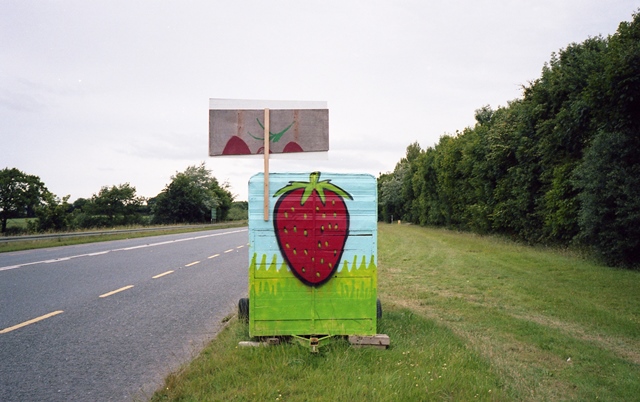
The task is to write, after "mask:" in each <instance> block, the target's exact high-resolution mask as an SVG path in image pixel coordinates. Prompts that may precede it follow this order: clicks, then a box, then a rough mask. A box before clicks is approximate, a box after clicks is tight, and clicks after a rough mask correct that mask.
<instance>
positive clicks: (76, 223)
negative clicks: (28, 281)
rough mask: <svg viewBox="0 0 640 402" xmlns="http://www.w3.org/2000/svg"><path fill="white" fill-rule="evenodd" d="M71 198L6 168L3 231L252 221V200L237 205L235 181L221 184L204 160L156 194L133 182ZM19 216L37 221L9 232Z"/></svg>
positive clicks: (0, 196) (0, 208) (0, 199)
mask: <svg viewBox="0 0 640 402" xmlns="http://www.w3.org/2000/svg"><path fill="white" fill-rule="evenodd" d="M69 198H70V196H68V195H67V196H65V197H63V198H59V197H57V196H56V195H55V194H53V193H51V192H50V191H49V190H48V189H47V187H46V186H45V184H44V183H43V182H42V181H41V179H40V178H39V177H38V176H35V175H31V174H27V173H24V172H22V171H20V170H18V169H17V168H5V169H2V170H0V224H1V232H2V234H7V233H10V232H14V233H19V232H24V231H27V232H44V231H65V230H76V229H88V228H104V227H114V226H128V225H147V224H173V223H207V222H211V221H212V220H213V218H215V220H216V221H224V220H227V219H236V220H238V219H246V210H247V208H246V205H245V204H246V203H234V201H233V198H234V196H233V194H231V192H230V191H229V185H228V184H227V183H222V184H220V183H219V182H218V180H217V179H216V178H215V177H213V175H212V173H211V171H210V170H208V169H207V168H206V167H205V165H204V163H202V164H200V165H199V166H195V165H194V166H189V167H187V169H185V171H183V172H177V173H176V174H175V175H174V176H172V177H171V182H170V183H169V184H167V185H166V186H165V188H164V189H163V190H162V191H161V192H160V193H159V194H158V195H157V196H155V197H152V198H145V197H140V196H138V195H137V194H136V188H135V187H133V186H132V185H131V184H129V183H124V184H119V185H113V186H104V187H102V188H101V189H100V190H99V191H98V192H97V193H95V194H93V196H92V197H91V198H78V199H77V200H75V201H74V202H73V203H70V202H69ZM212 214H213V215H212ZM18 218H32V219H28V223H27V225H26V228H17V229H13V230H9V228H8V227H7V223H8V221H9V219H18Z"/></svg>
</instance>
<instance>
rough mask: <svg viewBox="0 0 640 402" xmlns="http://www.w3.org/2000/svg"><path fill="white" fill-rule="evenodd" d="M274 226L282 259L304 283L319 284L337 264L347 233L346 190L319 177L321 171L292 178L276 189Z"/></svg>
mask: <svg viewBox="0 0 640 402" xmlns="http://www.w3.org/2000/svg"><path fill="white" fill-rule="evenodd" d="M274 197H280V198H279V199H278V201H277V202H276V205H275V208H274V219H273V227H274V230H275V234H276V239H277V241H278V246H279V247H280V250H281V252H282V255H283V257H284V259H285V260H286V262H287V264H288V265H289V267H290V268H291V270H292V271H293V273H294V274H295V276H296V277H297V278H298V279H300V280H301V281H302V282H303V283H305V284H307V285H310V286H319V285H322V284H323V283H325V282H326V281H328V280H329V279H331V276H332V275H333V273H334V272H335V271H336V269H337V268H338V264H339V263H340V259H341V258H342V253H343V252H344V246H345V243H346V241H347V237H348V236H349V210H348V209H347V205H346V203H345V199H350V200H352V199H353V198H352V197H351V195H350V194H349V193H347V192H346V191H344V190H343V189H341V188H340V187H338V186H336V185H335V184H332V183H331V180H322V181H320V172H313V173H311V174H310V175H309V181H308V182H303V181H291V182H289V183H288V184H287V185H286V186H285V187H283V188H281V189H279V190H278V191H276V193H275V194H274Z"/></svg>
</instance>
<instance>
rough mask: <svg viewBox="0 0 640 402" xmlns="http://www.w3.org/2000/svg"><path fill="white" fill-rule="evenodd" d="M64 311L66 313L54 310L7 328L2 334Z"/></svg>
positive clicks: (0, 332)
mask: <svg viewBox="0 0 640 402" xmlns="http://www.w3.org/2000/svg"><path fill="white" fill-rule="evenodd" d="M62 313H64V311H62V310H58V311H54V312H53V313H49V314H45V315H42V316H40V317H37V318H34V319H32V320H29V321H25V322H23V323H21V324H18V325H14V326H13V327H9V328H5V329H3V330H2V331H0V334H6V333H8V332H11V331H15V330H16V329H19V328H22V327H26V326H27V325H31V324H35V323H36V322H38V321H42V320H46V319H47V318H50V317H53V316H55V315H58V314H62Z"/></svg>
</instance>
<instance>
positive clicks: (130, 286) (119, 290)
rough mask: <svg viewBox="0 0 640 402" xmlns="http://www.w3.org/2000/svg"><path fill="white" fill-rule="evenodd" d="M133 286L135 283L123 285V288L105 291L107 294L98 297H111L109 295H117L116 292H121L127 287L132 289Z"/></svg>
mask: <svg viewBox="0 0 640 402" xmlns="http://www.w3.org/2000/svg"><path fill="white" fill-rule="evenodd" d="M132 287H133V285H129V286H125V287H123V288H120V289H116V290H114V291H112V292H108V293H105V294H103V295H100V296H98V297H101V298H104V297H109V296H112V295H115V294H116V293H120V292H122V291H125V290H127V289H131V288H132Z"/></svg>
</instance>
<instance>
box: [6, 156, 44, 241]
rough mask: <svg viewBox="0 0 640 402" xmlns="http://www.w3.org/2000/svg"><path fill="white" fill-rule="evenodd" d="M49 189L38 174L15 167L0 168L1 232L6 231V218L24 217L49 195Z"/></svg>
mask: <svg viewBox="0 0 640 402" xmlns="http://www.w3.org/2000/svg"><path fill="white" fill-rule="evenodd" d="M49 194H50V193H49V190H47V188H46V187H45V185H44V183H42V181H41V180H40V178H39V177H38V176H34V175H28V174H26V173H23V172H21V171H20V170H18V169H16V168H12V169H9V168H5V169H2V170H0V223H1V228H2V230H1V233H5V232H6V231H7V220H8V219H13V218H21V217H26V216H27V215H29V214H33V213H35V210H36V208H37V207H38V206H39V205H41V204H42V202H43V201H44V200H45V199H46V197H48V196H49Z"/></svg>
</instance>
